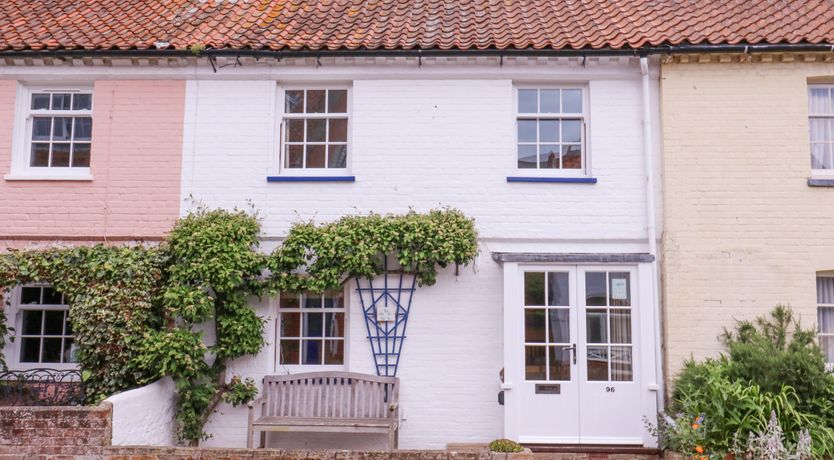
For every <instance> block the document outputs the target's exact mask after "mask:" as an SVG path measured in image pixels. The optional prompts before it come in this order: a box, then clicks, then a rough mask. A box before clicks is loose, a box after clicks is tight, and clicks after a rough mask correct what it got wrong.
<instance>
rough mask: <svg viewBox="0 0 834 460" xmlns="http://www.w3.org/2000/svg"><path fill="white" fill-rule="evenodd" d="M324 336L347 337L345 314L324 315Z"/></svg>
mask: <svg viewBox="0 0 834 460" xmlns="http://www.w3.org/2000/svg"><path fill="white" fill-rule="evenodd" d="M324 326H325V327H324V336H325V337H344V336H345V314H344V313H325V314H324Z"/></svg>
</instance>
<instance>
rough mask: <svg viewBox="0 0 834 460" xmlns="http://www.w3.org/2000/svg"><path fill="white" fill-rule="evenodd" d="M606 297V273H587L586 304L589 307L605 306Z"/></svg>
mask: <svg viewBox="0 0 834 460" xmlns="http://www.w3.org/2000/svg"><path fill="white" fill-rule="evenodd" d="M605 299H606V291H605V273H604V272H588V273H585V305H587V306H589V307H604V306H605V305H606V303H605Z"/></svg>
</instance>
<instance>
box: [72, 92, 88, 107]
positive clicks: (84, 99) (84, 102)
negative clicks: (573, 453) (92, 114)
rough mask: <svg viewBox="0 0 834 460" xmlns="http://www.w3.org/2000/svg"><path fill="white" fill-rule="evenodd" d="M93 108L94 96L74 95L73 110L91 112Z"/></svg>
mask: <svg viewBox="0 0 834 460" xmlns="http://www.w3.org/2000/svg"><path fill="white" fill-rule="evenodd" d="M92 107H93V95H92V94H74V95H73V96H72V110H90V109H91V108H92Z"/></svg>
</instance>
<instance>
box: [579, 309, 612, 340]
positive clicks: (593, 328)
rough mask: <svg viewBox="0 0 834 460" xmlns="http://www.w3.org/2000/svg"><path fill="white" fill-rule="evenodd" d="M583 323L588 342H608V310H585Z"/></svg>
mask: <svg viewBox="0 0 834 460" xmlns="http://www.w3.org/2000/svg"><path fill="white" fill-rule="evenodd" d="M585 323H586V331H585V333H586V334H587V342H588V343H608V312H607V311H606V310H586V311H585Z"/></svg>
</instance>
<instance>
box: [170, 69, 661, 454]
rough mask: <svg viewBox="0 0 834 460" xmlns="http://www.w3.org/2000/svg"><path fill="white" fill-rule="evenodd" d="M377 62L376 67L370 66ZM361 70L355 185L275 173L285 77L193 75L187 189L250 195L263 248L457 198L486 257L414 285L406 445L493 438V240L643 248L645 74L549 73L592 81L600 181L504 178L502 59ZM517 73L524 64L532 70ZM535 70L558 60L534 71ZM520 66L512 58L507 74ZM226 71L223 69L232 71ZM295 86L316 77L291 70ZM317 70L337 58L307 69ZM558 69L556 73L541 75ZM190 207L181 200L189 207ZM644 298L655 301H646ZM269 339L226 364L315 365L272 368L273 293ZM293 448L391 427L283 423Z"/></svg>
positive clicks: (239, 437) (233, 433) (509, 93)
mask: <svg viewBox="0 0 834 460" xmlns="http://www.w3.org/2000/svg"><path fill="white" fill-rule="evenodd" d="M365 70H366V69H365ZM365 70H357V72H358V74H361V75H362V77H361V78H352V77H351V72H350V71H345V72H343V73H341V74H339V73H333V74H332V76H331V77H332V78H333V81H335V82H339V83H345V82H352V84H351V88H352V89H351V91H352V92H351V98H352V100H351V104H352V113H351V115H350V142H351V143H350V153H349V155H350V159H349V166H350V174H352V175H355V176H356V182H355V183H267V181H266V177H267V176H268V175H273V174H274V173H275V171H274V160H275V155H277V150H278V145H277V139H278V131H277V126H278V123H279V120H277V116H276V105H277V103H278V101H276V97H277V96H276V93H277V90H278V85H279V83H280V80H281V76H280V75H278V76H274V77H275V78H276V79H278V80H279V81H278V82H276V79H270V78H263V79H261V80H258V79H257V78H253V76H252V74H251V73H249V74H246V79H245V80H244V79H242V80H228V78H229V74H228V73H227V74H223V75H224V78H226V79H225V80H221V79H212V80H209V79H205V80H190V81H188V83H187V90H186V91H187V94H186V120H185V121H186V123H185V126H186V128H185V135H184V149H183V181H182V187H183V188H182V195H183V197H184V198H188V197H192V198H193V199H194V200H196V201H198V202H201V203H203V204H205V205H208V206H212V207H214V206H222V207H235V206H237V207H244V206H246V205H247V203H249V202H251V203H252V204H253V205H254V206H255V208H256V209H258V211H259V213H260V215H261V216H262V221H263V225H264V230H263V233H264V234H265V235H266V240H267V241H266V242H265V249H271V247H274V246H275V245H276V244H278V242H277V240H280V238H281V237H282V236H283V235H285V234H286V231H287V229H288V228H289V226H290V225H291V223H293V222H295V221H299V220H306V219H315V220H316V221H318V222H326V221H330V220H334V219H337V218H338V217H340V216H342V215H346V214H356V213H358V212H368V211H375V212H381V213H387V212H397V213H400V212H405V211H407V210H408V209H409V208H413V209H416V210H418V211H424V210H427V209H430V208H432V207H438V206H454V207H456V208H459V209H461V210H462V211H463V212H465V213H466V214H468V215H470V216H472V217H474V218H475V219H476V224H477V227H478V230H479V232H480V249H481V256H480V257H479V259H478V261H477V263H476V264H475V267H474V268H473V267H467V268H465V269H462V270H461V272H460V275H459V276H455V275H454V270H453V269H450V270H446V271H444V272H443V273H442V274H441V276H440V277H439V279H438V282H437V284H436V285H435V286H433V287H424V288H420V289H418V290H417V292H416V294H415V298H414V303H413V306H412V311H411V317H410V320H409V324H408V331H407V336H408V338H407V339H406V341H405V346H404V350H403V356H402V361H401V366H400V369H399V373H398V376H399V377H400V379H401V382H402V387H401V388H402V389H401V392H402V393H401V397H402V403H401V408H402V411H403V416H404V421H403V426H402V430H401V432H400V447H401V448H444V447H445V446H446V444H447V443H450V442H488V441H490V440H492V439H495V438H498V437H500V436H502V434H503V414H504V411H503V408H502V406H500V405H498V403H497V393H498V390H499V386H498V384H499V380H498V375H499V372H500V370H501V368H502V366H503V348H502V340H503V339H502V305H503V294H502V292H503V287H502V282H503V281H502V280H503V278H502V268H501V266H500V265H499V264H497V263H495V262H493V261H492V259H491V258H490V256H489V254H490V252H492V251H529V252H646V251H647V247H648V246H647V244H646V217H645V189H644V184H645V175H644V171H643V158H642V137H641V106H640V104H641V94H640V80H639V76H640V74H639V70H638V69H636V68H635V67H634V66H630V67H629V66H623V68H622V69H619V70H617V69H615V71H611V70H610V69H609V70H607V71H606V73H605V74H604V75H602V76H601V77H600V76H599V75H597V74H594V75H597V76H596V77H594V78H591V77H589V76H588V75H591V74H590V73H589V74H586V73H583V72H584V71H583V70H582V69H581V68H577V67H575V66H574V67H572V68H571V69H558V68H556V67H555V66H554V68H553V69H552V71H553V75H554V76H555V75H558V77H554V78H555V80H552V81H548V83H547V85H557V84H558V81H568V82H571V83H574V84H575V83H585V84H587V85H588V89H589V100H590V120H589V126H588V129H589V131H588V136H589V142H588V145H589V152H590V153H589V157H590V162H591V175H592V176H593V177H596V178H597V179H598V183H597V184H552V183H550V184H535V183H507V182H506V178H507V176H520V175H525V174H524V171H519V170H517V169H516V167H515V162H516V157H515V150H516V147H515V123H514V113H515V107H514V86H513V84H514V83H513V82H514V81H518V78H516V77H513V78H512V79H510V78H502V77H501V75H500V73H501V71H499V70H498V68H497V67H495V68H494V70H493V71H492V72H493V73H489V72H486V73H483V74H482V75H483V77H482V78H480V79H473V78H475V75H468V76H467V77H466V78H461V79H452V78H448V77H443V78H440V77H433V76H432V75H433V74H432V73H431V70H426V69H423V70H421V71H417V70H416V69H415V70H414V72H413V74H402V72H400V73H398V74H397V77H396V78H392V79H385V80H380V79H371V78H379V74H380V73H382V72H384V71H380V72H378V75H376V76H374V75H369V74H368V73H367V72H366V71H365ZM522 70H523V69H521V70H519V69H514V70H513V72H514V75H516V76H518V75H522V76H523V75H524V74H523V72H522ZM534 70H535V72H537V73H536V78H537V79H538V81H542V77H541V75H542V74H543V73H545V74H546V70H547V67H546V66H541V67H537V68H535V69H534ZM507 71H509V70H507ZM222 72H224V70H222V69H221V71H220V73H221V74H222ZM292 72H293V73H292V74H293V78H292V79H290V81H291V82H292V83H298V82H303V81H307V80H308V79H305V77H304V75H303V74H302V73H300V70H298V69H293V70H292ZM309 72H310V75H309V79H319V80H321V79H323V78H324V77H322V75H325V72H327V69H326V68H324V70H323V71H322V73H317V71H316V70H315V68H314V67H310V68H309ZM545 81H547V80H545ZM190 207H191V205H190V204H189V203H188V202H187V201H184V203H183V207H182V211H183V213H185V212H187V211H188V209H190ZM650 306H651V305H650V304H649V303H646V304H645V307H646V308H650ZM349 307H350V312H351V313H350V317H349V326H348V329H349V336H348V345H347V347H348V348H347V351H346V355H347V363H348V365H347V369H348V370H350V371H355V372H367V373H373V367H372V357H371V353H370V347H369V344H368V340H367V338H366V335H367V333H366V331H365V326H364V323H363V322H362V321H363V318H362V315H361V311H360V309H359V308H360V307H359V302H358V298H357V297H356V294H355V293H354V292H352V294H351V298H350V299H349ZM258 309H259V314H261V315H262V316H265V317H269V319H270V321H269V322H268V323H267V328H266V337H267V342H268V343H269V345H268V346H267V347H265V348H264V350H263V351H262V352H261V353H260V354H259V355H258V356H256V357H253V358H247V359H243V360H240V361H239V362H238V363H235V364H234V365H233V366H232V368H231V369H230V371H231V372H232V373H234V372H241V373H243V374H245V375H247V376H251V377H253V378H255V379H256V380H260V379H261V378H262V377H263V376H264V375H267V374H273V373H281V372H287V371H289V372H293V373H297V372H303V371H304V369H299V368H298V367H295V368H292V369H284V368H278V369H276V366H275V324H274V318H275V315H276V306H275V305H274V302H273V301H272V300H265V301H264V302H263V303H262V304H261V305H260V306H259V307H258ZM208 431H209V432H210V433H212V435H213V437H212V438H211V439H210V440H208V441H207V442H206V443H205V444H206V445H216V446H243V445H245V439H246V438H245V436H246V409H245V408H243V407H241V408H231V407H228V406H222V407H221V409H220V411H219V413H218V414H216V415H215V416H213V417H212V418H211V420H210V421H209V425H208ZM272 443H278V445H281V446H287V447H302V446H311V447H313V446H314V447H331V446H332V447H344V448H350V447H368V446H369V445H370V446H377V447H384V439H382V437H381V436H380V437H378V438H374V437H368V438H366V439H362V438H357V437H336V436H301V435H293V436H291V437H286V436H282V435H276V436H273V437H271V438H270V444H272Z"/></svg>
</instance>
